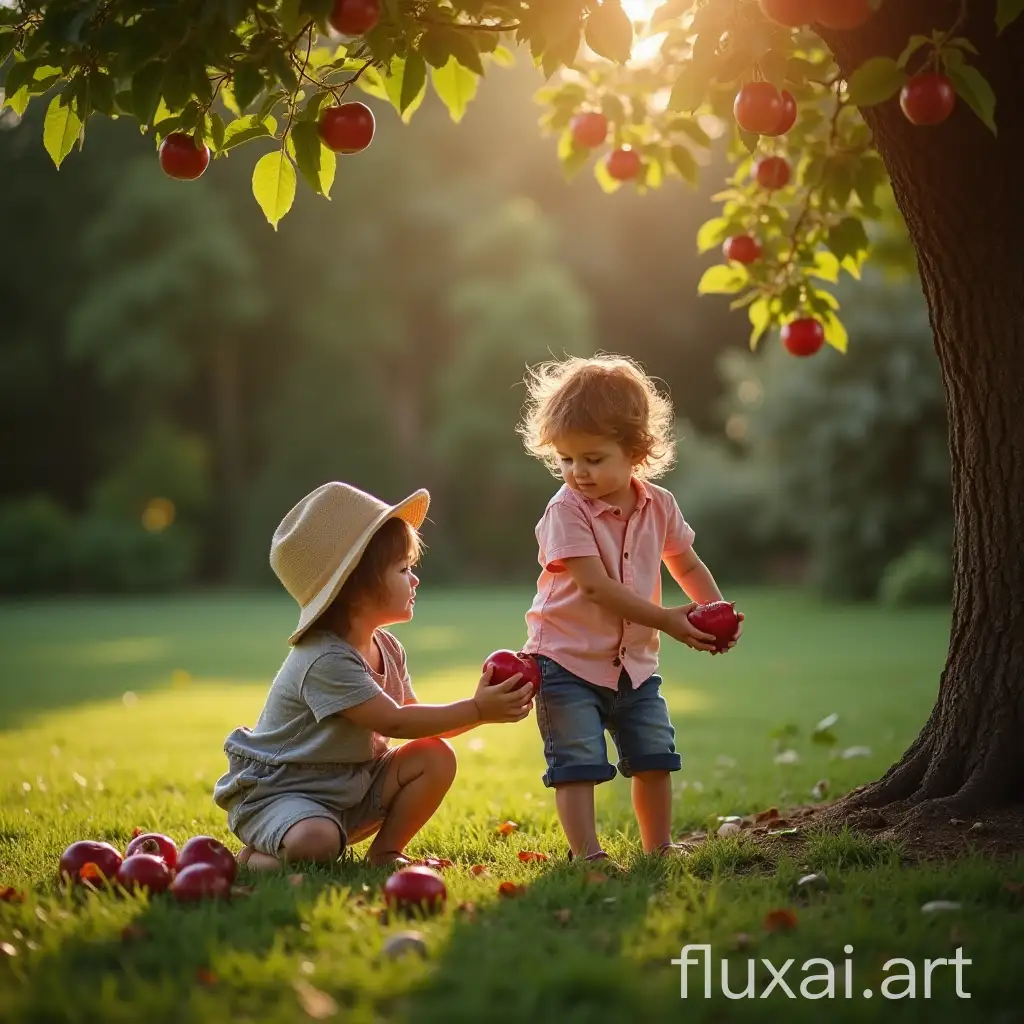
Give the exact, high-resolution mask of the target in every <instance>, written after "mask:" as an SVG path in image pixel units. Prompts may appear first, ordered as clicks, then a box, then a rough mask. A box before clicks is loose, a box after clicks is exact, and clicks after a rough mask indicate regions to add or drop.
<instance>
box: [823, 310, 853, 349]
mask: <svg viewBox="0 0 1024 1024" xmlns="http://www.w3.org/2000/svg"><path fill="white" fill-rule="evenodd" d="M821 323H822V326H823V327H824V328H825V341H827V342H828V343H829V344H830V345H831V346H832V347H833V348H834V349H836V350H837V351H839V352H843V353H845V352H846V347H847V344H848V342H849V340H850V338H849V335H848V334H847V333H846V328H845V327H844V326H843V322H842V320H840V319H839V317H837V316H836V315H835V313H832V312H827V313H824V314H822V317H821Z"/></svg>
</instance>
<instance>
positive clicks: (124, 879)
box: [117, 853, 174, 893]
mask: <svg viewBox="0 0 1024 1024" xmlns="http://www.w3.org/2000/svg"><path fill="white" fill-rule="evenodd" d="M173 877H174V875H173V874H171V869H170V868H169V867H168V866H167V865H166V863H164V861H163V860H162V859H161V858H160V857H156V856H154V855H153V854H151V853H135V854H132V856H131V857H126V858H125V859H124V861H123V863H122V864H121V867H120V868H118V871H117V880H118V882H119V883H120V884H121V885H123V886H124V887H125V888H126V889H128V890H131V889H145V890H146V891H147V892H154V893H155V892H166V891H167V889H168V888H169V887H170V884H171V879H173Z"/></svg>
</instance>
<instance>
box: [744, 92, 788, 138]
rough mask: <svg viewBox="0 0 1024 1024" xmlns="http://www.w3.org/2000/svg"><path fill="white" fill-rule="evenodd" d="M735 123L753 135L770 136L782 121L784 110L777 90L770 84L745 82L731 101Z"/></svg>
mask: <svg viewBox="0 0 1024 1024" xmlns="http://www.w3.org/2000/svg"><path fill="white" fill-rule="evenodd" d="M732 113H733V116H734V117H735V118H736V123H737V124H738V125H739V126H740V127H741V128H742V129H743V130H744V131H745V132H752V133H753V134H755V135H771V134H773V133H774V132H775V126H776V125H777V124H779V123H780V122H781V121H782V115H783V114H784V113H785V109H784V107H783V103H782V96H781V95H780V93H779V90H778V89H776V88H775V86H774V85H772V83H771V82H747V84H746V85H744V86H743V87H742V88H741V89H740V91H739V92H738V93H736V99H735V100H734V101H733V105H732Z"/></svg>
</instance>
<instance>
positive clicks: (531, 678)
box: [483, 650, 540, 696]
mask: <svg viewBox="0 0 1024 1024" xmlns="http://www.w3.org/2000/svg"><path fill="white" fill-rule="evenodd" d="M488 668H490V669H492V670H493V671H492V672H491V686H497V685H498V684H499V683H503V682H505V680H506V679H509V678H510V677H512V676H514V675H515V674H516V673H517V672H521V673H522V674H523V678H522V681H521V682H520V684H519V686H517V687H516V689H517V690H518V689H519V688H520V687H521V686H526V685H527V684H529V685H530V686H532V687H533V696H536V695H537V691H538V690H539V689H540V667H539V666H538V664H537V661H536V659H535V658H533V657H531V656H530V655H529V654H516V652H515V651H506V650H501V651H495V652H494V653H493V654H491V655H488V657H487V660H486V661H485V662H484V665H483V671H484V672H486V671H487V669H488Z"/></svg>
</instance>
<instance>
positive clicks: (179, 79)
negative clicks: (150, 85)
mask: <svg viewBox="0 0 1024 1024" xmlns="http://www.w3.org/2000/svg"><path fill="white" fill-rule="evenodd" d="M161 92H162V93H163V97H164V99H165V100H166V101H167V106H168V107H169V108H170V109H171V111H176V110H181V109H182V108H183V107H184V106H185V104H186V103H188V101H189V100H190V99H191V98H192V67H191V65H190V64H188V63H187V62H186V61H185V59H184V58H182V57H172V58H171V60H169V61H168V62H167V63H166V64H165V65H164V77H163V85H162V87H161Z"/></svg>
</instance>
